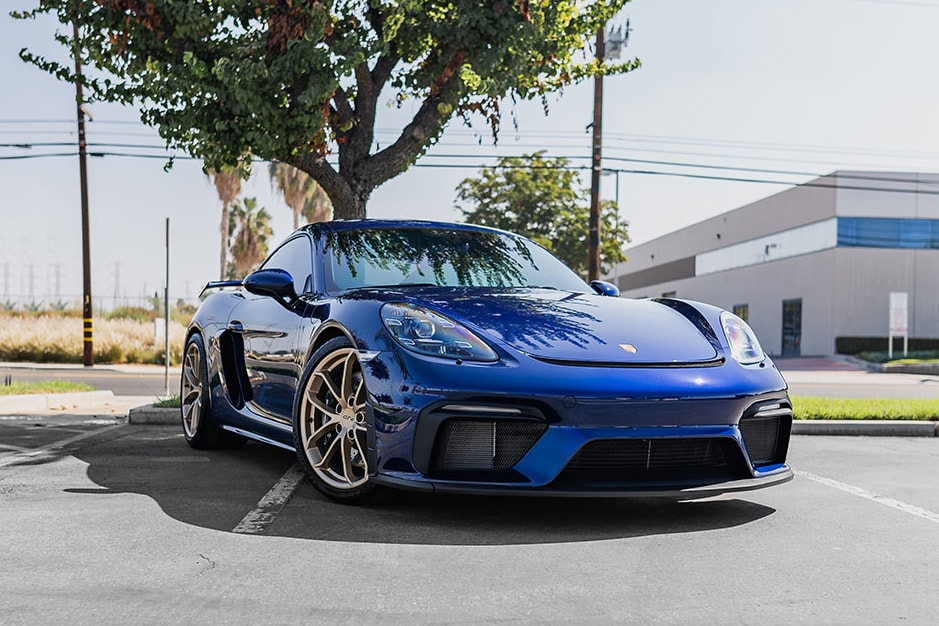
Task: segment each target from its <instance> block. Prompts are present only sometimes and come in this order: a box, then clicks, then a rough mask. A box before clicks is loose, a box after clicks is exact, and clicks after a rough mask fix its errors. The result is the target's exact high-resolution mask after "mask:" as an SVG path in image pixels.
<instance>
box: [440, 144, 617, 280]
mask: <svg viewBox="0 0 939 626" xmlns="http://www.w3.org/2000/svg"><path fill="white" fill-rule="evenodd" d="M580 185H581V182H580V175H579V173H578V172H577V171H576V170H573V169H570V164H569V162H568V160H567V159H564V158H546V157H545V156H544V152H536V153H535V154H532V155H526V156H523V157H504V158H501V159H499V163H498V165H496V166H495V167H492V168H483V170H482V171H481V172H480V175H479V177H478V178H466V179H464V180H463V182H461V183H460V184H459V186H458V187H457V200H458V202H461V203H463V204H464V205H468V206H469V207H470V208H465V207H464V206H459V207H458V208H459V209H460V211H462V213H463V216H464V217H465V218H466V221H467V222H471V223H473V224H480V225H482V226H492V227H494V228H501V229H503V230H508V231H512V232H516V233H519V234H522V235H525V236H526V237H529V238H530V239H532V240H534V241H536V242H538V243H539V244H541V245H542V246H544V247H545V248H547V249H548V250H550V251H551V252H552V253H554V255H555V256H557V257H558V258H559V259H561V260H562V261H564V263H565V264H566V265H567V266H568V267H570V268H571V269H573V270H574V271H576V272H578V273H580V274H581V275H583V276H586V274H587V236H588V220H589V216H590V207H589V195H590V194H589V192H588V191H584V190H583V189H579V188H580ZM627 226H628V224H627V222H625V221H622V220H619V219H618V209H617V206H616V203H615V202H611V201H604V202H602V203H601V227H600V264H601V272H608V271H609V270H610V269H611V267H612V264H613V263H618V262H621V261H625V260H626V255H625V254H623V244H624V243H626V242H628V241H629V233H628V231H627Z"/></svg>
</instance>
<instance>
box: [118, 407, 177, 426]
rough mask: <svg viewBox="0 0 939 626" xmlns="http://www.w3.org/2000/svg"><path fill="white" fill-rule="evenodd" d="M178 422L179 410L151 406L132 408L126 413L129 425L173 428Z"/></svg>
mask: <svg viewBox="0 0 939 626" xmlns="http://www.w3.org/2000/svg"><path fill="white" fill-rule="evenodd" d="M179 420H180V417H179V408H163V407H155V406H153V404H145V405H143V406H137V407H134V408H132V409H131V410H130V411H128V413H127V422H128V423H129V424H151V425H154V426H175V425H177V424H179Z"/></svg>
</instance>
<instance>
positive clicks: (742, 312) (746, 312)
mask: <svg viewBox="0 0 939 626" xmlns="http://www.w3.org/2000/svg"><path fill="white" fill-rule="evenodd" d="M733 311H734V315H736V316H737V317H739V318H740V319H742V320H743V321H745V322H747V323H748V324H749V323H750V305H749V304H735V305H734V309H733Z"/></svg>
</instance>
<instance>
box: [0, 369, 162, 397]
mask: <svg viewBox="0 0 939 626" xmlns="http://www.w3.org/2000/svg"><path fill="white" fill-rule="evenodd" d="M7 376H9V377H10V379H11V380H14V381H20V382H33V381H39V380H67V381H70V382H74V383H85V384H86V385H91V386H92V387H94V388H96V389H104V390H110V391H112V392H113V393H114V395H116V396H162V395H163V394H164V392H165V391H166V389H165V382H164V380H165V372H164V368H163V367H162V366H159V365H95V366H93V367H82V366H81V365H65V364H43V363H37V364H27V363H0V383H2V382H3V381H5V380H6V378H7ZM169 383H170V393H173V394H176V393H179V368H178V367H171V368H170V375H169Z"/></svg>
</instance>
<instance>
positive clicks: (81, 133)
mask: <svg viewBox="0 0 939 626" xmlns="http://www.w3.org/2000/svg"><path fill="white" fill-rule="evenodd" d="M72 29H73V33H74V35H75V42H74V49H75V108H76V109H77V111H78V173H79V178H80V185H81V203H82V322H83V324H82V325H83V339H84V355H83V358H82V363H83V364H84V365H85V367H91V366H92V365H94V364H95V345H94V328H93V326H92V315H91V313H92V307H91V241H90V234H89V233H90V228H89V226H88V166H87V158H88V154H87V150H86V144H85V109H84V96H83V95H82V62H81V44H80V42H79V39H78V21H77V16H76V19H74V20H72Z"/></svg>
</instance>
